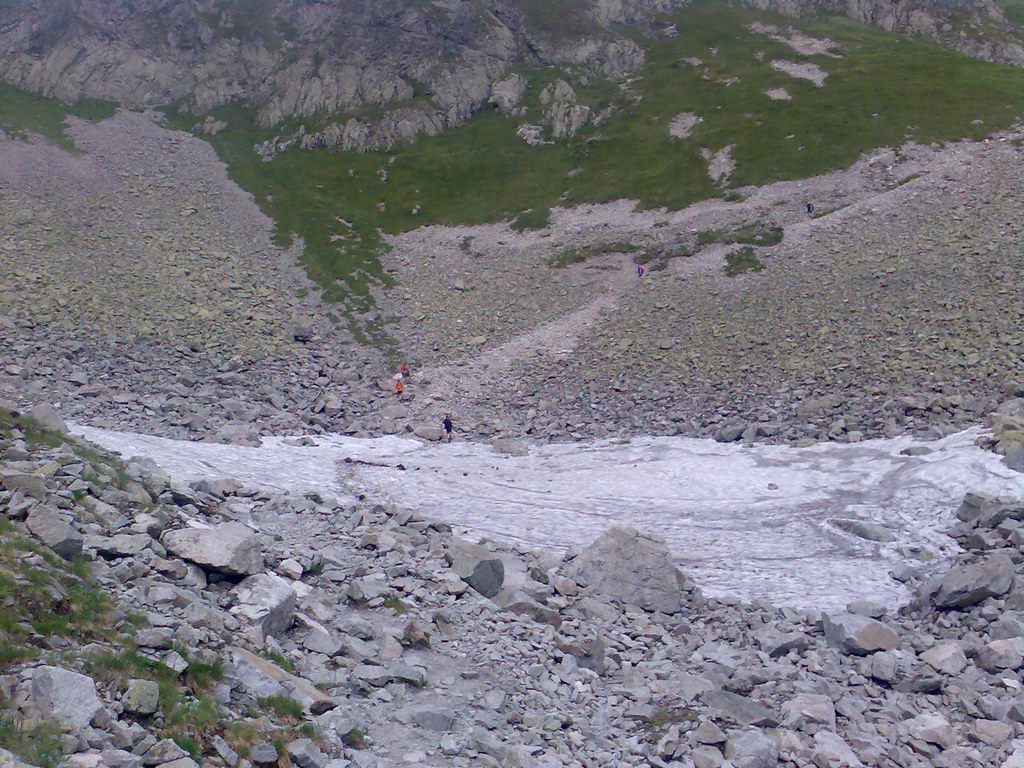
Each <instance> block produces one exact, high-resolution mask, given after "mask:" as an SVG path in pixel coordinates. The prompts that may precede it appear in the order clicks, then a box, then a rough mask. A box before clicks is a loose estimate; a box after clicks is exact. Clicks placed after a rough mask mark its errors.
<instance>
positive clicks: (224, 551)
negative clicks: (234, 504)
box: [161, 523, 263, 576]
mask: <svg viewBox="0 0 1024 768" xmlns="http://www.w3.org/2000/svg"><path fill="white" fill-rule="evenodd" d="M161 542H162V543H163V545H164V546H165V547H167V549H168V551H170V552H172V553H174V554H175V555H177V556H178V557H180V558H182V559H184V560H188V561H190V562H193V563H195V564H196V565H198V566H199V567H201V568H203V569H205V570H208V571H214V572H216V573H224V574H227V575H229V576H250V575H252V574H255V573H259V572H260V571H262V570H263V553H262V552H261V551H260V544H259V540H258V539H257V538H256V534H255V533H253V531H252V529H250V528H249V527H248V526H246V525H243V524H242V523H221V524H220V525H216V526H213V527H212V528H181V529H179V530H175V531H167V532H166V533H165V534H164V535H163V538H162V539H161Z"/></svg>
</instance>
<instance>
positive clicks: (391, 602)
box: [384, 595, 407, 614]
mask: <svg viewBox="0 0 1024 768" xmlns="http://www.w3.org/2000/svg"><path fill="white" fill-rule="evenodd" d="M384 607H385V608H390V609H391V610H392V611H394V612H395V613H398V614H402V613H405V612H406V610H407V609H406V607H405V604H404V603H403V602H402V601H401V600H400V599H399V597H398V596H397V595H388V596H387V597H385V598H384Z"/></svg>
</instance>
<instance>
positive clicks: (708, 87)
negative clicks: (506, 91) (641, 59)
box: [189, 2, 1024, 306]
mask: <svg viewBox="0 0 1024 768" xmlns="http://www.w3.org/2000/svg"><path fill="white" fill-rule="evenodd" d="M755 19H762V20H764V19H767V20H769V21H776V22H777V23H782V24H788V23H790V22H791V20H789V19H787V20H780V19H774V18H772V17H770V16H766V15H765V14H762V13H757V12H753V11H748V10H741V9H732V8H722V7H721V6H719V5H718V4H717V3H712V2H702V3H698V4H697V5H695V6H693V7H691V8H688V9H686V10H684V11H682V12H680V13H678V14H675V15H674V16H673V17H672V20H673V21H675V22H676V23H677V24H678V28H679V29H680V30H681V32H682V34H681V35H680V37H679V38H678V39H676V40H657V41H655V40H651V39H649V38H643V37H640V36H639V35H637V37H636V39H637V40H638V42H640V43H641V44H643V45H644V46H645V47H646V48H647V50H648V52H649V64H648V66H647V67H646V68H645V70H644V71H643V72H642V73H641V78H640V79H639V80H638V81H637V82H636V83H634V84H633V86H632V90H633V91H634V92H635V93H638V94H641V95H642V97H643V98H642V99H641V100H639V101H637V102H633V101H631V100H629V99H627V98H623V97H622V96H621V95H618V94H616V93H615V89H614V88H610V87H609V86H608V85H607V84H603V85H601V86H594V87H592V88H591V89H589V90H588V89H585V88H584V89H580V94H581V98H582V99H583V100H584V101H586V102H588V103H590V104H591V105H592V106H594V107H595V108H600V107H601V106H603V105H605V104H607V103H608V102H609V101H610V100H611V99H613V98H614V100H615V101H616V102H618V103H619V105H620V110H619V111H618V113H616V114H615V115H614V116H613V117H612V118H611V119H610V120H609V121H608V122H607V123H605V124H604V125H603V126H601V127H598V128H595V127H590V128H588V129H587V130H585V131H584V132H583V133H582V134H581V135H580V136H578V137H576V138H575V139H572V140H569V141H565V142H560V143H558V144H556V145H548V146H543V147H528V146H527V145H526V144H524V143H523V142H522V141H520V140H519V139H518V138H517V137H516V136H515V129H516V126H517V124H518V121H513V120H509V119H508V118H506V117H504V116H503V115H500V114H497V113H495V112H485V113H483V114H481V115H479V116H478V117H477V118H476V119H474V120H473V121H472V122H471V123H470V124H469V125H467V126H464V127H463V128H460V129H458V130H454V131H450V132H447V133H445V134H442V135H441V136H437V137H432V138H426V139H423V140H421V141H419V142H418V143H417V144H416V145H414V146H412V147H401V148H397V149H396V150H394V151H391V152H374V153H368V154H357V153H352V152H323V151H321V152H315V153H307V152H303V151H301V150H294V149H293V150H290V151H287V152H285V153H283V154H282V155H281V156H279V157H278V158H277V159H275V160H274V161H272V162H270V163H263V162H261V161H260V160H259V159H258V158H256V157H255V155H253V153H252V152H251V150H250V147H251V146H252V145H253V144H254V143H256V142H257V141H260V140H264V139H266V138H269V136H271V135H272V133H271V132H269V131H262V130H259V129H256V128H254V127H253V125H252V122H251V119H250V118H249V116H248V115H247V114H246V113H245V111H244V110H243V109H242V108H240V107H232V108H229V109H226V110H221V111H220V113H219V114H220V116H222V117H224V118H226V119H227V120H228V121H229V124H230V127H229V129H228V130H226V131H225V132H223V133H222V134H220V135H218V136H217V137H214V138H211V139H210V141H211V142H212V143H213V144H214V145H215V146H216V147H217V150H218V151H219V152H220V154H221V156H222V157H223V158H224V159H225V160H226V161H227V162H228V164H229V166H230V168H231V172H232V174H233V175H234V177H235V178H236V179H237V180H238V182H239V183H240V184H241V185H242V186H243V187H245V188H246V189H248V190H250V191H251V192H253V194H254V195H255V196H256V199H257V201H258V202H259V204H260V205H261V206H262V207H263V208H264V210H265V211H266V212H267V213H268V214H269V215H270V216H272V217H273V218H274V219H275V220H276V221H277V223H278V227H279V233H280V236H281V237H282V239H283V240H289V239H290V238H291V236H292V235H293V234H296V235H301V236H302V237H304V238H305V239H306V257H305V258H306V263H307V266H308V268H309V270H310V274H311V275H312V276H313V277H314V279H316V280H317V281H318V282H319V283H320V284H321V285H324V286H325V287H327V288H328V289H329V293H331V294H332V296H333V298H347V299H349V300H351V301H352V302H353V304H354V305H356V306H359V305H365V304H366V303H367V302H366V300H365V296H366V292H367V289H368V287H369V285H371V284H373V283H378V282H386V281H387V276H386V275H385V274H383V272H382V271H381V268H380V265H379V262H378V261H377V259H376V252H377V250H378V248H379V247H380V239H379V237H378V235H377V232H378V231H379V230H383V231H385V232H400V231H404V230H407V229H409V228H413V227H416V226H420V225H423V224H437V223H443V224H474V223H482V222H488V221H495V220H501V219H507V218H510V217H513V216H514V215H516V214H517V213H518V212H521V211H524V210H527V209H531V208H532V209H538V210H543V209H544V208H546V207H548V206H551V205H554V204H557V203H560V202H561V203H570V204H571V203H584V202H602V201H607V200H613V199H617V198H623V197H626V198H634V199H637V200H640V201H641V204H642V205H644V206H667V207H669V208H679V207H682V206H685V205H688V204H690V203H692V202H695V201H697V200H700V199H704V198H707V197H711V196H715V195H717V194H720V190H718V189H716V188H715V187H714V186H713V185H712V184H711V182H710V181H709V180H708V179H707V177H706V175H705V162H704V161H703V160H702V159H701V157H700V154H699V150H700V148H701V147H710V148H712V149H717V148H720V147H724V146H726V145H729V144H735V145H736V148H735V150H734V153H733V155H734V157H735V158H736V160H737V164H738V167H737V170H736V173H735V174H734V176H733V179H732V185H733V186H742V185H746V184H763V183H768V182H771V181H776V180H780V179H792V178H800V177H802V176H807V175H812V174H817V173H822V172H824V171H828V170H831V169H835V168H840V167H843V166H845V165H848V164H849V163H851V162H853V161H854V160H856V158H857V157H858V156H859V155H860V154H861V153H862V152H864V151H866V150H870V149H873V148H874V147H877V146H884V145H899V144H901V143H903V142H904V141H906V140H908V139H915V140H918V141H923V142H930V141H941V140H950V139H958V138H962V137H968V136H969V137H980V136H981V135H983V134H984V133H987V132H989V131H991V130H995V129H998V128H1001V127H1005V126H1007V125H1009V124H1010V123H1011V122H1012V121H1013V120H1014V119H1015V118H1016V117H1017V116H1018V114H1019V111H1020V99H1019V93H1020V89H1021V87H1022V86H1024V72H1022V71H1020V70H1015V69H1012V68H1008V67H1000V66H997V65H991V64H986V63H982V62H978V61H974V60H971V59H967V58H964V57H962V56H958V55H956V54H953V53H950V52H949V51H946V50H944V49H942V48H940V47H938V46H936V45H934V44H931V43H929V42H926V41H908V40H901V39H899V38H897V37H895V36H893V35H890V34H887V33H885V32H881V31H879V30H876V29H872V28H869V27H864V26H861V25H857V24H855V23H853V22H851V21H849V20H846V19H841V18H817V19H810V20H805V21H802V22H800V24H799V25H800V27H801V28H803V29H804V30H805V31H806V32H808V33H809V34H812V35H816V36H823V37H824V36H827V37H831V38H832V39H833V40H835V41H837V42H839V43H840V44H841V47H842V52H843V53H844V57H843V58H841V59H835V58H830V57H823V56H818V57H812V58H811V59H810V60H811V61H813V62H814V63H816V64H817V65H818V66H820V67H822V68H823V69H825V70H827V71H828V72H829V73H830V74H829V78H828V80H827V84H826V86H825V87H824V88H818V87H816V86H814V85H813V84H812V83H810V82H808V81H805V80H797V79H794V78H791V77H789V76H787V75H785V74H782V73H780V72H776V71H774V70H772V69H771V68H770V67H768V66H767V63H766V62H767V61H768V60H770V59H771V58H772V57H777V58H786V59H789V60H803V59H804V58H805V57H801V56H800V55H798V54H797V53H796V52H795V51H793V50H792V49H790V48H789V47H787V46H785V45H782V44H780V43H776V42H773V41H771V40H769V39H768V38H766V37H764V36H760V35H754V34H752V33H750V32H748V31H747V30H746V28H745V26H746V24H747V23H749V22H750V21H753V20H755ZM711 47H717V48H718V53H717V55H715V56H711V55H710V54H709V51H708V49H709V48H711ZM756 51H764V52H765V53H766V57H765V61H759V60H758V59H757V58H756V57H755V52H756ZM690 56H696V57H699V58H701V59H703V60H704V62H705V66H703V67H690V66H687V65H681V64H679V63H678V62H679V60H680V59H681V58H684V57H690ZM555 76H556V73H555V72H553V71H550V70H545V71H542V72H539V73H533V75H532V76H531V78H530V79H531V87H530V89H529V91H528V94H527V103H528V104H529V105H530V106H531V113H532V114H531V117H536V114H537V112H538V108H537V103H536V99H537V94H538V92H539V90H540V88H541V87H543V85H544V83H546V82H549V81H550V80H551V79H553V78H554V77H555ZM708 77H710V79H707V78H708ZM730 77H738V78H739V82H738V83H734V84H732V85H725V84H724V83H723V82H722V81H724V80H725V79H726V78H730ZM777 86H781V87H784V88H786V89H787V90H788V91H789V92H790V93H791V94H792V95H793V97H794V98H793V100H792V101H788V102H774V101H771V100H770V99H768V98H767V97H766V96H765V95H764V91H765V90H766V89H767V88H771V87H777ZM682 111H693V112H696V113H698V114H699V115H701V116H702V117H703V118H704V122H703V123H702V124H700V125H699V126H698V127H697V129H696V130H695V131H694V133H693V135H692V136H691V137H690V139H689V140H687V141H685V142H679V141H675V140H672V139H671V138H670V137H669V135H668V132H667V130H666V124H667V123H668V122H669V120H670V119H671V117H672V116H673V115H675V114H677V113H678V112H682ZM975 120H981V121H982V122H981V123H974V122H973V121H975ZM189 122H191V118H190V119H189ZM383 169H386V170H387V181H386V182H382V181H381V180H380V178H379V176H378V172H379V171H381V170H383ZM570 172H573V173H572V175H571V176H570ZM381 201H382V202H384V203H385V205H386V210H385V211H383V212H382V211H380V210H378V202H381ZM417 206H418V207H419V212H418V213H417V214H414V213H413V210H414V209H416V208H417ZM339 220H345V221H347V222H349V223H351V224H352V225H353V228H352V229H349V228H348V227H346V226H344V225H343V224H341V223H340V221H339ZM332 238H338V239H332ZM339 279H340V280H341V284H340V285H337V284H335V282H334V281H335V280H339Z"/></svg>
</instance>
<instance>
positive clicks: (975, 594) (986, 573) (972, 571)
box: [932, 554, 1013, 609]
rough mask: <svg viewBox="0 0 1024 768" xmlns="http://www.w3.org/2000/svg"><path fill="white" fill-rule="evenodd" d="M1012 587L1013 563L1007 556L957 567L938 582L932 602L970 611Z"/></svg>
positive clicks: (998, 555) (997, 556)
mask: <svg viewBox="0 0 1024 768" xmlns="http://www.w3.org/2000/svg"><path fill="white" fill-rule="evenodd" d="M1012 587H1013V562H1012V561H1011V560H1010V558H1009V557H1007V556H1006V555H1004V554H997V555H993V556H992V557H990V558H988V559H987V560H984V561H982V562H979V563H973V564H971V565H967V566H954V567H953V568H950V569H949V571H948V572H947V573H946V575H945V576H944V577H943V578H942V581H941V582H939V585H938V589H937V590H936V592H935V594H934V595H932V602H933V603H934V604H935V605H936V606H937V607H939V608H951V609H953V608H967V607H969V606H972V605H976V604H977V603H980V602H982V601H983V600H987V599H988V598H990V597H998V596H999V595H1005V594H1006V593H1007V592H1009V591H1010V589H1011V588H1012Z"/></svg>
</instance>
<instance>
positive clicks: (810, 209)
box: [807, 203, 814, 216]
mask: <svg viewBox="0 0 1024 768" xmlns="http://www.w3.org/2000/svg"><path fill="white" fill-rule="evenodd" d="M807 215H808V216H813V215H814V205H813V204H812V203H808V204H807Z"/></svg>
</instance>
